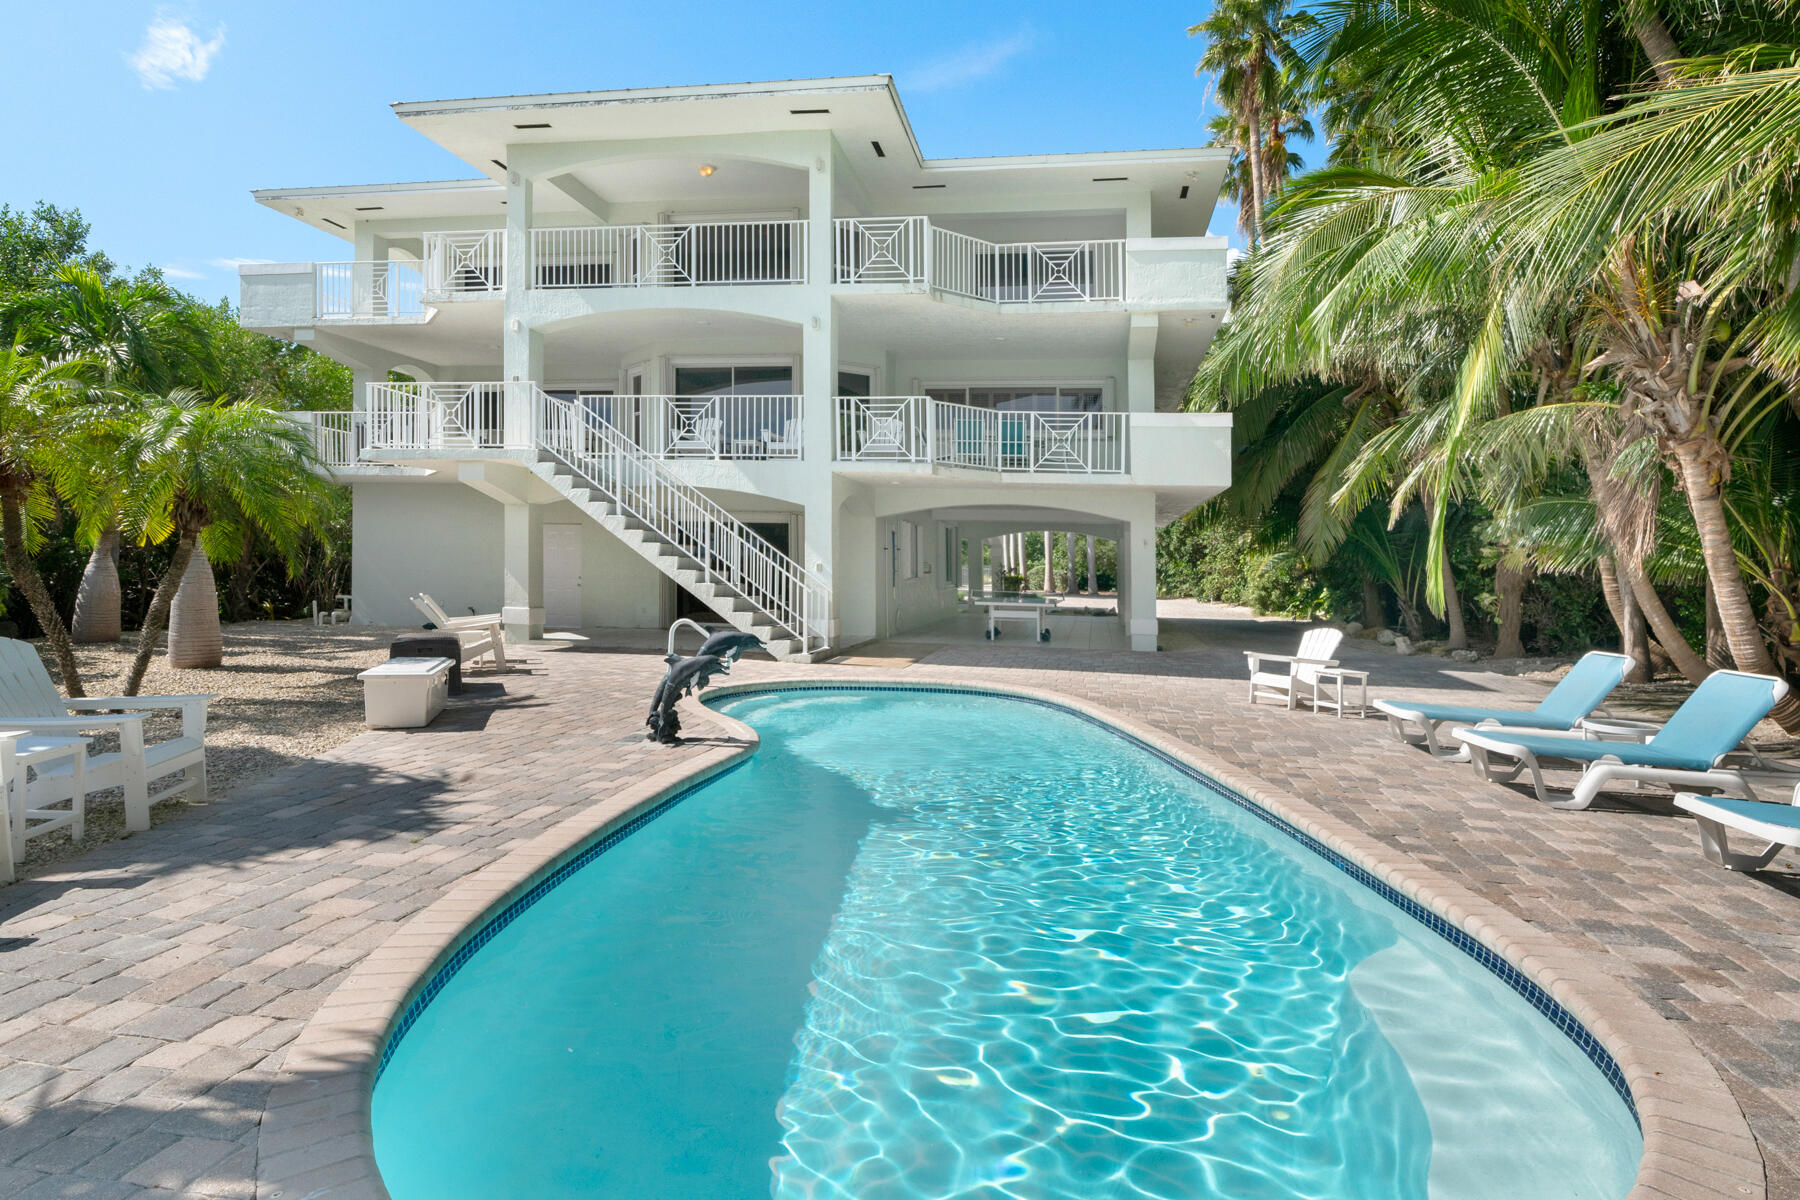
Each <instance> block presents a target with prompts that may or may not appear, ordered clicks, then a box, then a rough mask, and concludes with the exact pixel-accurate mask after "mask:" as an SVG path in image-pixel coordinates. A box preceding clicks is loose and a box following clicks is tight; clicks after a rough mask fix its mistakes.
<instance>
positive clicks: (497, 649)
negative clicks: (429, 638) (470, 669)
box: [412, 592, 506, 671]
mask: <svg viewBox="0 0 1800 1200" xmlns="http://www.w3.org/2000/svg"><path fill="white" fill-rule="evenodd" d="M412 604H413V607H414V608H416V609H418V610H419V611H420V612H421V613H423V614H424V616H425V619H426V620H427V621H430V622H431V623H432V624H433V625H435V626H437V627H438V628H439V629H442V630H443V631H444V632H446V633H454V634H455V635H456V640H457V642H458V643H460V647H461V651H462V661H464V662H479V661H480V660H481V659H483V658H491V659H493V660H494V669H495V670H496V671H504V670H506V629H505V627H504V626H502V625H501V624H500V614H499V613H478V614H476V615H474V616H468V617H453V616H451V615H450V614H449V613H447V612H445V611H444V606H443V605H441V604H439V603H438V602H437V601H436V600H433V599H432V598H431V597H430V596H428V595H426V594H425V593H424V592H420V593H419V594H418V595H416V596H414V597H413V598H412Z"/></svg>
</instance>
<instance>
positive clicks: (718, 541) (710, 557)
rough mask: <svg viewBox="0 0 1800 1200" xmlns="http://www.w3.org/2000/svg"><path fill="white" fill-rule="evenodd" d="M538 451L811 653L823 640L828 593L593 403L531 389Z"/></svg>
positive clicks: (825, 637)
mask: <svg viewBox="0 0 1800 1200" xmlns="http://www.w3.org/2000/svg"><path fill="white" fill-rule="evenodd" d="M532 392H533V404H534V407H535V409H536V413H535V416H536V426H537V443H538V448H539V449H540V450H543V451H544V452H545V453H548V454H550V455H551V456H553V457H554V458H556V459H557V460H558V461H560V462H561V463H562V464H563V465H564V466H566V467H568V468H569V469H570V470H572V471H574V472H575V474H576V475H577V476H578V477H579V478H580V480H581V482H583V483H584V484H586V485H587V486H590V487H592V488H594V489H595V490H597V491H599V492H600V493H602V494H603V495H605V496H606V498H607V499H608V500H611V501H612V502H613V503H614V504H615V505H617V506H618V509H619V511H620V512H621V513H622V514H624V515H626V516H630V517H632V518H634V519H636V520H637V521H638V522H639V523H640V524H642V525H643V526H644V527H645V528H646V529H647V530H649V531H650V532H651V533H652V534H654V535H655V536H657V537H659V538H661V539H662V540H663V541H665V542H668V543H669V544H670V545H671V546H674V547H675V548H676V549H677V550H679V551H680V552H681V553H683V554H685V555H687V556H688V557H689V558H691V559H693V560H694V561H695V562H696V563H698V564H699V566H700V571H701V573H702V575H703V576H704V578H705V579H706V580H707V581H708V582H716V583H721V584H723V585H724V586H726V587H728V588H730V589H731V590H732V591H734V592H736V593H738V595H740V596H742V597H743V598H744V599H745V600H747V601H749V602H750V603H751V604H753V605H754V606H756V608H758V609H759V610H761V611H762V612H763V613H764V614H765V615H767V616H768V617H769V619H770V620H771V621H772V622H773V623H774V624H775V625H777V626H778V627H780V628H782V629H784V630H786V631H787V632H788V633H790V634H792V635H793V636H795V637H797V638H799V639H800V641H801V644H802V647H803V648H804V649H806V650H812V649H814V648H815V647H817V646H823V645H825V644H826V643H827V641H828V628H827V620H828V614H829V612H830V590H829V588H828V587H827V585H826V583H825V581H824V580H822V579H820V578H819V577H818V576H817V575H815V574H814V573H813V572H811V571H808V570H806V569H805V568H804V567H802V566H801V565H800V564H799V563H797V562H795V561H794V560H793V559H791V558H789V557H788V556H787V555H785V554H783V553H782V552H781V551H779V550H777V549H776V548H775V547H774V546H773V545H771V544H770V543H769V541H768V540H767V539H765V538H764V537H762V536H761V535H760V534H758V533H757V532H756V531H755V530H753V529H751V528H750V527H749V526H748V525H746V524H744V523H743V522H742V521H740V520H738V519H737V518H736V517H734V516H732V515H731V514H730V513H728V512H726V511H725V510H724V509H723V508H721V507H720V506H719V505H718V503H717V502H715V501H713V500H712V499H710V498H709V497H708V496H707V495H706V494H705V493H704V492H702V491H701V490H700V489H699V488H697V487H695V486H693V485H692V484H690V483H688V482H687V481H686V480H684V479H682V478H680V477H679V476H678V475H676V474H675V473H674V472H673V471H671V470H670V469H669V468H668V467H666V466H664V465H663V464H662V463H661V462H659V461H658V460H657V459H655V458H653V457H652V456H651V455H649V454H647V453H645V452H644V450H642V449H641V448H640V447H638V446H637V445H635V444H633V442H632V441H631V439H629V438H627V437H626V436H625V435H624V434H623V433H621V432H620V431H619V430H618V429H616V428H614V427H613V426H612V425H611V424H609V423H608V422H607V421H606V419H605V418H604V417H602V416H601V415H600V412H599V411H598V410H597V409H595V408H593V407H592V406H589V405H585V404H578V403H577V402H576V401H574V400H569V399H564V398H561V397H558V396H552V395H550V394H549V393H548V392H545V391H544V390H543V389H542V388H540V387H536V386H535V385H533V386H532Z"/></svg>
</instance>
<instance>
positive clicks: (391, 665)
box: [357, 658, 456, 729]
mask: <svg viewBox="0 0 1800 1200" xmlns="http://www.w3.org/2000/svg"><path fill="white" fill-rule="evenodd" d="M455 665H456V664H454V663H452V662H451V661H450V660H449V659H447V658H395V659H389V660H388V661H387V662H384V663H382V664H381V665H380V666H378V667H370V668H369V669H368V670H367V671H364V672H363V673H362V674H360V675H358V676H357V678H358V679H360V680H362V683H363V721H364V722H365V723H366V724H367V725H368V726H369V728H371V729H420V728H423V727H424V726H426V725H429V724H431V719H432V718H433V717H435V716H437V715H438V714H439V713H441V712H443V711H444V702H445V701H446V700H447V699H449V696H450V668H451V667H453V666H455Z"/></svg>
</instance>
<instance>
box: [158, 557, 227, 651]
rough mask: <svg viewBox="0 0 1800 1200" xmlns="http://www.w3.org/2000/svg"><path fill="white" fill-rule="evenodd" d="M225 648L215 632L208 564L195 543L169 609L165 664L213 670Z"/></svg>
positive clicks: (215, 596) (215, 593) (215, 592)
mask: <svg viewBox="0 0 1800 1200" xmlns="http://www.w3.org/2000/svg"><path fill="white" fill-rule="evenodd" d="M224 657H225V648H224V644H223V640H222V638H221V636H220V630H219V589H218V585H217V584H216V583H215V582H214V581H213V571H212V563H210V562H208V561H207V559H206V550H205V549H204V548H203V547H201V546H199V545H198V544H196V545H195V547H194V553H193V555H192V557H191V558H190V559H189V560H188V566H187V573H186V574H184V575H183V576H182V577H181V588H180V590H178V591H177V592H176V593H175V601H174V604H173V606H172V607H171V608H170V610H169V665H170V666H171V667H216V666H218V665H219V663H220V662H222V661H224Z"/></svg>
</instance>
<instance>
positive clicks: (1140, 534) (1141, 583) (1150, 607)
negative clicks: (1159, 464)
mask: <svg viewBox="0 0 1800 1200" xmlns="http://www.w3.org/2000/svg"><path fill="white" fill-rule="evenodd" d="M1131 507H1132V508H1133V509H1134V510H1136V512H1135V515H1134V516H1133V517H1132V518H1131V519H1130V520H1128V521H1125V522H1123V523H1122V525H1121V527H1120V529H1119V621H1120V623H1121V624H1122V625H1124V627H1125V635H1126V637H1127V638H1128V639H1129V640H1130V642H1131V648H1132V649H1133V650H1146V651H1154V650H1155V649H1156V500H1155V498H1154V497H1153V496H1145V497H1142V498H1140V499H1136V500H1134V501H1133V502H1132V504H1131Z"/></svg>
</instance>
